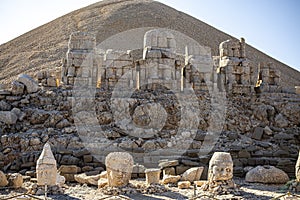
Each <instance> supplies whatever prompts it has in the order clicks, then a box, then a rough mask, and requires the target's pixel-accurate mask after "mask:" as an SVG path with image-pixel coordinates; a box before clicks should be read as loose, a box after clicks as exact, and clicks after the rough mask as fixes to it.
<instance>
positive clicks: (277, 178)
mask: <svg viewBox="0 0 300 200" xmlns="http://www.w3.org/2000/svg"><path fill="white" fill-rule="evenodd" d="M245 180H246V181H247V182H250V183H267V184H271V183H273V184H282V183H286V182H288V181H289V177H288V175H287V174H286V173H285V172H284V171H282V170H281V169H278V168H276V167H274V166H257V167H255V168H253V169H251V170H250V171H249V172H247V174H246V178H245Z"/></svg>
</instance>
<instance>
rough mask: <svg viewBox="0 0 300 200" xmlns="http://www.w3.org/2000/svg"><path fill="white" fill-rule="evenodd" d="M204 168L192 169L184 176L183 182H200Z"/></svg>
mask: <svg viewBox="0 0 300 200" xmlns="http://www.w3.org/2000/svg"><path fill="white" fill-rule="evenodd" d="M203 169H204V167H192V168H190V169H188V170H187V171H185V172H184V173H183V174H182V177H181V180H182V181H189V182H194V181H198V180H199V179H200V177H201V175H202V172H203Z"/></svg>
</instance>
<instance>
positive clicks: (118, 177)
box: [105, 152, 133, 187]
mask: <svg viewBox="0 0 300 200" xmlns="http://www.w3.org/2000/svg"><path fill="white" fill-rule="evenodd" d="M105 165H106V171H107V178H108V185H109V186H110V187H122V186H125V185H127V184H128V183H129V180H130V178H131V173H132V169H133V158H132V156H131V155H130V154H129V153H126V152H114V153H109V154H108V155H107V157H106V159H105Z"/></svg>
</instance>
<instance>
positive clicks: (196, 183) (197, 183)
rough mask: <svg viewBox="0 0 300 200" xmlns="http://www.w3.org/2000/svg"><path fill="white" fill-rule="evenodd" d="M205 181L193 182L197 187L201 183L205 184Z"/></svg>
mask: <svg viewBox="0 0 300 200" xmlns="http://www.w3.org/2000/svg"><path fill="white" fill-rule="evenodd" d="M206 183H207V181H194V184H195V185H197V187H202V185H204V184H206Z"/></svg>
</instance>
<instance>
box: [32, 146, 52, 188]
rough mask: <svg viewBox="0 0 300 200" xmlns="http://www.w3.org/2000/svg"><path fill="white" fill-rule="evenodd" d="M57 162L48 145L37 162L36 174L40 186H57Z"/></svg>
mask: <svg viewBox="0 0 300 200" xmlns="http://www.w3.org/2000/svg"><path fill="white" fill-rule="evenodd" d="M56 171H57V168H56V160H55V158H54V156H53V153H52V151H51V147H50V145H49V144H48V143H46V144H45V145H44V148H43V151H42V153H41V155H40V157H39V159H38V160H37V166H36V174H37V183H38V185H49V186H51V185H55V184H56V177H57V172H56Z"/></svg>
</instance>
